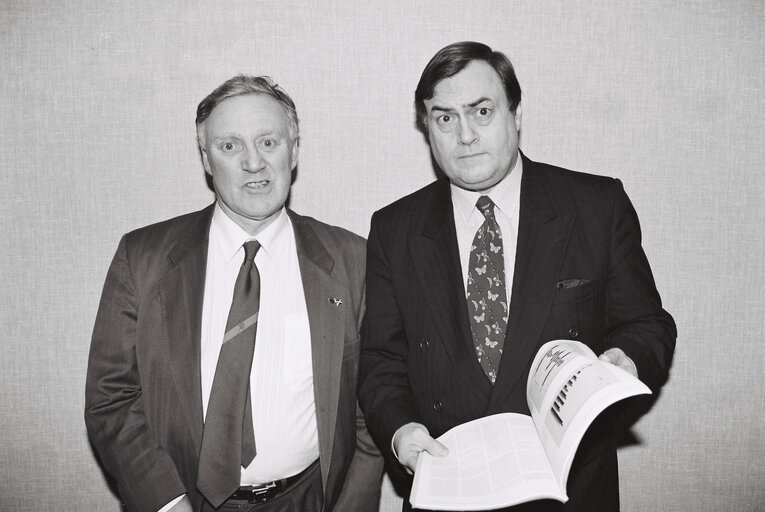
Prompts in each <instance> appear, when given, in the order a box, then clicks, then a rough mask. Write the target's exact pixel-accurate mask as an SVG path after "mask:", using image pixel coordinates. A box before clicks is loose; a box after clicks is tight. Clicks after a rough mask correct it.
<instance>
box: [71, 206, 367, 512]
mask: <svg viewBox="0 0 765 512" xmlns="http://www.w3.org/2000/svg"><path fill="white" fill-rule="evenodd" d="M212 212H213V206H212V205H211V206H209V207H208V208H205V209H204V210H202V211H199V212H194V213H191V214H187V215H183V216H181V217H177V218H174V219H170V220H168V221H165V222H161V223H158V224H153V225H151V226H147V227H144V228H141V229H138V230H136V231H133V232H131V233H129V234H127V235H125V236H124V237H123V238H122V240H121V241H120V244H119V247H118V249H117V252H116V254H115V256H114V260H113V261H112V264H111V267H110V268H109V271H108V274H107V277H106V282H105V284H104V289H103V294H102V297H101V303H100V306H99V310H98V315H97V318H96V323H95V328H94V331H93V338H92V341H91V347H90V358H89V363H88V372H87V382H86V390H85V398H86V404H85V422H86V425H87V428H88V433H89V435H90V439H91V441H92V443H93V446H94V448H95V450H96V451H97V453H98V455H99V457H100V458H101V461H102V462H103V464H104V466H105V468H106V470H107V471H108V472H109V473H110V474H111V475H112V476H113V477H114V478H115V479H116V480H117V483H118V485H119V491H120V495H121V497H122V499H123V501H124V502H125V504H126V505H127V507H128V509H129V510H137V511H150V512H154V511H156V510H158V509H159V508H160V507H162V506H163V505H165V504H166V503H168V502H169V501H171V500H172V499H173V498H175V497H176V496H179V495H180V494H182V493H187V494H188V496H189V497H190V498H191V501H192V503H193V504H194V508H195V509H196V510H199V509H200V508H201V506H202V503H203V501H204V499H203V497H202V496H201V495H200V494H199V492H198V491H197V490H196V488H195V483H196V477H197V465H198V454H199V447H200V442H201V439H202V430H203V426H204V424H203V413H202V394H201V393H202V392H201V383H200V332H201V316H202V301H203V292H204V284H205V271H206V260H207V246H208V233H209V228H210V220H211V218H212ZM288 213H289V215H290V218H291V219H292V222H293V225H294V227H295V238H296V242H297V250H298V260H299V265H300V271H301V276H302V279H303V286H304V289H305V296H306V306H307V309H308V316H309V322H310V330H311V344H312V354H313V373H314V394H315V402H316V414H317V424H318V435H319V451H320V466H321V476H322V483H323V486H324V500H325V507H324V509H325V510H338V511H339V510H349V511H351V510H377V507H378V503H379V495H380V475H381V472H382V463H381V459H380V457H379V453H378V452H377V450H376V448H375V447H374V444H373V443H372V441H371V439H370V438H369V435H368V433H367V431H366V426H365V425H364V421H363V416H362V415H361V413H360V409H358V406H357V401H356V379H357V371H358V360H359V330H360V326H361V319H362V316H363V313H364V299H365V297H364V265H365V263H364V261H365V248H364V241H363V239H362V238H361V237H359V236H357V235H354V234H353V233H350V232H348V231H346V230H344V229H341V228H337V227H333V226H329V225H327V224H324V223H321V222H319V221H317V220H315V219H312V218H309V217H303V216H300V215H297V214H295V213H294V212H292V211H289V210H288ZM330 297H333V298H339V299H341V300H342V304H339V305H335V304H334V303H332V301H330V300H328V299H329V298H330Z"/></svg>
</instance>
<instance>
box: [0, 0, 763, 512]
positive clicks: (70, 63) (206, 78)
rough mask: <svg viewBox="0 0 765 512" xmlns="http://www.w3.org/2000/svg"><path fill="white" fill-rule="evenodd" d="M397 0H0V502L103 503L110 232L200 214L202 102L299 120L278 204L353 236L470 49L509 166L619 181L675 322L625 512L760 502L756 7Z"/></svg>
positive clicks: (712, 2) (417, 173)
mask: <svg viewBox="0 0 765 512" xmlns="http://www.w3.org/2000/svg"><path fill="white" fill-rule="evenodd" d="M411 4H412V5H410V2H406V1H403V0H392V1H388V2H377V1H357V2H350V1H348V2H341V1H326V2H319V1H314V2H296V1H281V2H261V1H251V0H235V1H221V2H202V1H193V2H185V1H181V0H164V1H162V2H116V1H105V0H76V1H75V0H62V1H42V0H27V1H23V2H22V1H9V0H6V1H5V2H3V4H2V6H1V7H0V94H1V96H0V98H1V105H0V109H1V110H0V137H1V138H0V166H1V170H2V174H0V176H2V178H1V179H2V187H1V188H0V226H1V227H2V238H3V240H4V241H5V243H4V244H3V245H2V248H0V253H1V255H2V261H3V264H2V266H0V279H2V286H1V287H0V306H1V309H2V310H1V311H0V328H1V331H0V343H1V345H0V348H1V350H2V358H1V362H0V384H2V385H1V386H0V432H2V438H0V439H2V443H1V445H2V446H0V462H1V464H0V509H2V510H54V509H61V508H62V507H63V508H64V509H66V510H82V511H90V510H94V511H95V510H114V511H116V510H118V509H119V506H118V501H117V499H116V498H115V497H114V495H113V494H112V493H111V491H110V490H109V487H108V485H107V483H106V481H105V479H104V477H103V476H102V473H101V471H100V469H99V467H98V465H97V462H96V460H95V457H94V456H93V454H92V452H91V449H90V446H89V444H88V440H87V436H86V433H85V427H84V424H83V420H82V409H83V402H84V399H83V387H84V373H85V366H86V356H87V351H88V345H89V338H90V333H91V329H92V324H93V320H94V317H95V311H96V306H97V303H98V298H99V294H100V291H101V285H102V283H103V278H104V276H105V273H106V269H107V266H108V264H109V261H110V259H111V256H112V254H113V252H114V250H115V248H116V244H117V241H118V239H119V237H120V235H121V234H122V233H124V232H125V231H128V230H130V229H132V228H135V227H138V226H140V225H143V224H147V223H150V222H155V221H158V220H161V219H164V218H167V217H170V216H174V215H177V214H180V213H183V212H186V211H190V210H192V209H198V208H201V207H203V206H205V205H206V204H208V203H209V202H210V201H211V198H212V195H211V193H210V192H209V190H208V189H207V188H206V186H205V183H204V179H203V171H202V168H201V165H200V163H199V160H198V156H197V151H196V147H195V142H194V122H193V121H194V111H195V107H196V104H197V103H198V101H199V100H200V99H201V98H202V97H204V96H205V95H206V94H207V93H208V92H209V91H211V90H212V89H213V88H214V87H215V86H217V85H218V84H219V83H220V82H222V81H223V80H225V79H227V78H229V77H230V76H232V75H233V74H236V73H240V72H244V73H252V74H270V75H271V76H273V77H274V78H275V79H276V80H277V81H278V82H279V83H280V84H281V85H283V86H284V87H285V88H286V89H287V90H288V91H289V92H290V93H291V94H292V96H293V98H294V99H295V101H296V103H297V106H298V112H299V114H300V117H301V132H302V147H301V157H300V158H301V159H300V162H301V163H300V166H299V175H298V178H297V182H296V183H295V185H294V187H293V195H292V203H291V204H292V206H293V207H294V208H295V209H297V210H298V211H300V212H302V213H305V214H310V215H313V216H316V217H319V218H321V219H323V220H326V221H329V222H332V223H336V224H339V225H342V226H345V227H347V228H350V229H351V230H353V231H355V232H357V233H359V234H362V235H366V234H367V231H368V226H369V224H368V223H369V218H370V215H371V213H372V212H373V211H374V210H375V209H377V208H379V207H381V206H383V205H385V204H387V203H389V202H390V201H392V200H394V199H396V198H398V197H400V196H402V195H404V194H406V193H408V192H410V191H413V190H414V189H416V188H419V187H420V186H422V185H424V184H426V183H428V182H429V181H431V179H432V178H433V172H432V169H431V168H430V160H429V155H428V150H427V145H426V143H425V141H424V140H423V138H422V136H421V135H420V134H419V133H418V132H417V131H416V130H415V127H414V115H413V108H412V106H411V104H412V94H413V90H414V87H415V85H416V82H417V79H418V77H419V73H420V72H421V70H422V68H423V67H424V65H425V63H426V62H427V61H428V59H429V58H430V57H431V56H432V55H433V53H435V52H436V51H437V50H438V49H439V48H441V47H442V46H444V45H446V44H448V43H451V42H454V41H458V40H463V39H476V40H480V41H483V42H486V43H488V44H489V45H491V46H493V47H495V48H497V49H500V50H503V51H505V52H506V53H507V55H508V56H509V57H510V58H511V60H512V61H513V62H514V64H515V66H516V70H517V73H518V76H519V79H520V81H521V85H522V87H523V89H524V99H523V130H522V132H523V135H522V142H521V147H522V148H523V149H524V151H525V152H526V154H527V155H528V156H530V157H531V158H532V159H537V160H541V161H546V162H550V163H554V164H558V165H562V166H565V167H569V168H575V169H579V170H585V171H589V172H593V173H598V174H607V175H611V176H616V177H619V178H621V179H622V180H623V182H624V185H625V188H626V189H627V191H628V193H629V194H630V196H631V198H632V200H633V202H634V204H635V207H636V209H637V210H638V213H639V214H640V218H641V221H642V225H643V231H644V245H645V249H646V252H647V253H648V256H649V258H650V260H651V262H652V265H653V270H654V273H655V277H656V280H657V283H658V286H659V290H660V291H661V292H662V295H663V298H664V301H665V304H666V308H667V309H668V310H669V311H670V312H671V313H672V314H673V315H674V316H675V319H676V321H677V324H678V328H679V332H680V335H679V339H678V348H677V355H676V358H675V366H674V369H673V372H672V377H671V380H670V382H669V384H668V386H667V387H666V389H665V391H664V393H663V394H662V396H661V398H660V400H659V401H658V404H657V405H656V407H655V408H654V409H653V410H652V411H651V412H650V413H649V415H648V416H646V417H645V418H644V419H643V420H641V421H640V423H638V425H637V427H636V428H635V434H636V435H637V437H638V438H639V440H640V444H639V445H637V446H632V447H629V448H625V449H623V450H622V451H621V452H620V460H621V466H622V471H621V482H622V496H623V509H624V510H626V511H643V510H682V511H690V510H694V511H696V510H704V511H719V510H731V511H754V510H763V509H762V508H761V507H762V506H763V505H762V504H763V503H765V487H764V486H763V482H765V465H764V464H763V460H764V459H765V443H763V441H762V439H763V436H764V435H765V432H763V427H762V424H763V419H765V418H764V413H763V410H765V393H763V391H764V390H763V385H762V373H763V370H765V356H763V354H764V353H765V350H763V345H762V335H763V331H764V329H763V324H764V322H763V318H764V317H765V301H764V300H763V298H764V292H763V290H764V289H765V287H763V286H762V284H761V283H760V281H761V280H762V279H763V277H765V272H764V266H763V261H765V250H763V249H764V248H765V229H764V228H763V223H765V215H764V214H765V208H764V207H763V199H764V198H763V189H764V188H765V181H764V180H763V177H762V173H763V170H765V169H764V165H763V164H765V146H764V145H763V143H762V139H763V133H765V87H764V86H765V67H763V61H762V55H763V52H765V23H763V20H764V19H765V3H763V2H762V1H760V0H750V1H744V0H740V1H735V0H733V1H722V0H720V1H717V0H699V1H689V0H678V1H675V2H672V3H669V2H663V1H661V0H627V1H622V2H609V1H606V0H595V1H577V0H574V1H566V2H563V1H556V0H540V1H536V2H512V1H507V2H499V1H496V0H495V1H480V0H476V1H473V2H461V1H448V2H418V3H415V2H411ZM33 490H34V492H32V491H33ZM399 503H400V499H398V498H396V497H394V496H393V494H392V492H391V491H390V490H389V489H387V488H386V494H385V498H384V503H383V509H384V510H386V511H387V510H391V511H392V510H397V508H398V504H399Z"/></svg>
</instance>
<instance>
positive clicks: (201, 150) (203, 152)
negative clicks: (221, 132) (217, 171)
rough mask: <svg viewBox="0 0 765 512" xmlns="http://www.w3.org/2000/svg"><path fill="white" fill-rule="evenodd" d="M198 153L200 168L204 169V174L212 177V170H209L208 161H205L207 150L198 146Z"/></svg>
mask: <svg viewBox="0 0 765 512" xmlns="http://www.w3.org/2000/svg"><path fill="white" fill-rule="evenodd" d="M199 153H200V154H201V155H202V167H204V168H205V172H206V173H207V174H209V175H210V176H212V170H211V169H210V161H209V160H208V159H207V150H206V149H205V148H204V146H202V145H201V144H200V145H199Z"/></svg>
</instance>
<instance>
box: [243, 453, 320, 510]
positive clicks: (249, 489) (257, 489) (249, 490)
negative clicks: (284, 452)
mask: <svg viewBox="0 0 765 512" xmlns="http://www.w3.org/2000/svg"><path fill="white" fill-rule="evenodd" d="M318 462H319V461H318V459H317V460H316V461H315V462H313V463H312V464H311V465H310V466H308V467H307V468H305V469H304V470H303V471H301V472H300V473H298V474H297V475H293V476H290V477H287V478H282V479H281V480H274V481H272V482H267V483H264V484H258V485H243V486H242V487H240V488H239V489H237V490H236V491H234V494H232V495H231V497H230V498H229V500H238V501H246V502H247V503H250V504H256V503H265V502H267V501H271V500H272V499H274V498H275V497H276V496H278V495H279V494H281V493H282V492H284V491H285V490H286V489H287V488H288V487H289V486H290V485H292V484H293V483H295V482H297V481H298V480H300V478H302V477H303V476H304V475H305V474H306V473H307V472H308V471H309V470H310V469H311V468H313V467H314V466H315V465H316V464H318Z"/></svg>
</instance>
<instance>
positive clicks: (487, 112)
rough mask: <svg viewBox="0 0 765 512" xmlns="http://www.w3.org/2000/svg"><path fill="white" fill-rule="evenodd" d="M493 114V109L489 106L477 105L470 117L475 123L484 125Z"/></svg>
mask: <svg viewBox="0 0 765 512" xmlns="http://www.w3.org/2000/svg"><path fill="white" fill-rule="evenodd" d="M493 116H494V110H493V109H492V108H491V107H478V108H476V109H475V110H473V112H472V117H473V119H475V121H476V123H478V124H479V125H481V126H486V125H487V124H489V122H490V121H491V119H492V117H493Z"/></svg>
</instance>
